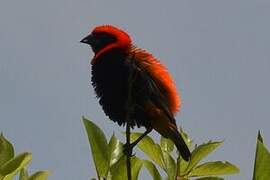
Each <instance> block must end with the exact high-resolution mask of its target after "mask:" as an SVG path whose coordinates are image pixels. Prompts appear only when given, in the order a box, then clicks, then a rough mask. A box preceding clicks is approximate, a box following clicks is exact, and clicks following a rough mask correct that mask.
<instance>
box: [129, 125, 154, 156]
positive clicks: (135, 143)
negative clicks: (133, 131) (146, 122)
mask: <svg viewBox="0 0 270 180" xmlns="http://www.w3.org/2000/svg"><path fill="white" fill-rule="evenodd" d="M152 129H153V128H147V129H146V131H145V132H144V133H143V134H142V135H141V136H140V137H138V139H136V140H135V141H134V142H132V143H131V144H129V145H127V144H124V153H125V154H127V153H129V152H130V151H132V149H133V148H134V147H135V146H136V145H137V144H138V143H139V142H140V141H141V140H142V139H143V138H144V137H145V136H147V135H148V134H149V133H150V132H151V131H152Z"/></svg>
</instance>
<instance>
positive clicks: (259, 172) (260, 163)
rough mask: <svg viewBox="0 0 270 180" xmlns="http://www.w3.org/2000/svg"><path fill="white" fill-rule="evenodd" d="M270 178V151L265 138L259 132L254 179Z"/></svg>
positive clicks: (266, 179) (265, 179) (267, 179)
mask: <svg viewBox="0 0 270 180" xmlns="http://www.w3.org/2000/svg"><path fill="white" fill-rule="evenodd" d="M269 179H270V153H269V151H268V149H267V148H266V147H265V145H264V144H263V138H262V136H261V134H260V132H259V133H258V138H257V147H256V157H255V163H254V172H253V180H269Z"/></svg>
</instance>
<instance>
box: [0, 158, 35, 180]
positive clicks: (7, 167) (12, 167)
mask: <svg viewBox="0 0 270 180" xmlns="http://www.w3.org/2000/svg"><path fill="white" fill-rule="evenodd" d="M31 159H32V155H31V154H30V153H22V154H20V155H17V156H15V157H14V158H12V159H10V160H9V161H8V162H6V163H5V164H4V165H3V166H1V168H0V174H1V176H2V177H4V178H3V180H10V179H12V178H13V177H14V176H16V174H17V173H18V172H19V171H20V170H21V169H22V168H24V167H25V166H27V164H28V163H29V162H30V161H31Z"/></svg>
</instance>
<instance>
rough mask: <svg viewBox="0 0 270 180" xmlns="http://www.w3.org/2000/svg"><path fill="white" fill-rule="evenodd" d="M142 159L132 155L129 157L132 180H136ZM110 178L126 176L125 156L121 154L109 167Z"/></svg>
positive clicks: (124, 177)
mask: <svg viewBox="0 0 270 180" xmlns="http://www.w3.org/2000/svg"><path fill="white" fill-rule="evenodd" d="M142 165H143V161H142V160H140V159H139V158H137V157H135V156H133V157H131V176H132V180H137V179H138V175H139V172H140V170H141V167H142ZM111 174H112V180H120V179H121V180H122V179H123V180H124V179H128V178H127V166H126V156H125V155H123V156H122V157H121V158H120V159H119V161H117V162H116V163H115V164H114V165H113V166H112V167H111Z"/></svg>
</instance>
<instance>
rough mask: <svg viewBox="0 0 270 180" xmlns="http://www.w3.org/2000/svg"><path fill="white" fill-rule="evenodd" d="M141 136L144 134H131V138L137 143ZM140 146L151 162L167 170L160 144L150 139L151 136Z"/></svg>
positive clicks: (146, 137)
mask: <svg viewBox="0 0 270 180" xmlns="http://www.w3.org/2000/svg"><path fill="white" fill-rule="evenodd" d="M141 135H142V133H131V134H130V138H131V140H132V141H135V140H136V139H137V138H139V137H140V136H141ZM138 146H139V148H140V150H142V151H143V152H144V153H145V154H146V155H147V156H148V157H149V158H150V159H151V160H153V161H154V162H155V163H157V164H158V165H159V166H160V167H161V168H163V169H164V170H165V165H164V161H163V155H162V150H161V147H160V146H159V145H158V144H155V142H154V141H153V139H152V138H150V137H149V136H145V137H144V138H143V139H142V140H141V141H140V142H139V143H138Z"/></svg>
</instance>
